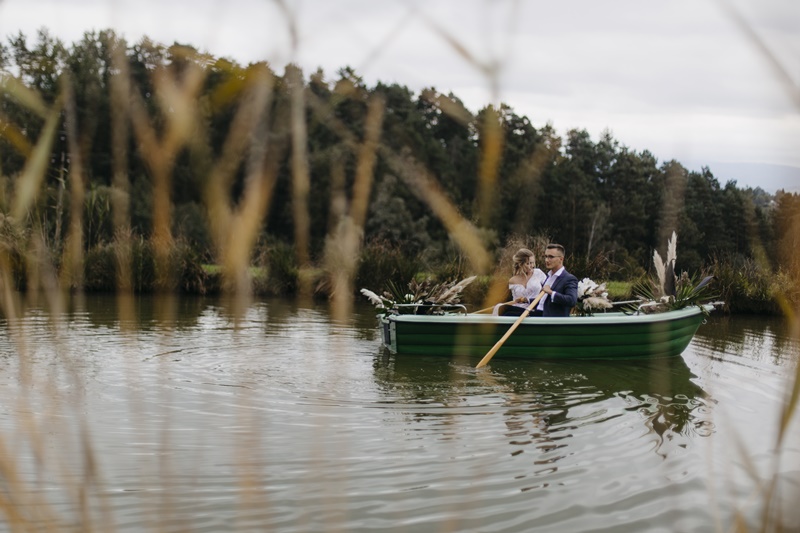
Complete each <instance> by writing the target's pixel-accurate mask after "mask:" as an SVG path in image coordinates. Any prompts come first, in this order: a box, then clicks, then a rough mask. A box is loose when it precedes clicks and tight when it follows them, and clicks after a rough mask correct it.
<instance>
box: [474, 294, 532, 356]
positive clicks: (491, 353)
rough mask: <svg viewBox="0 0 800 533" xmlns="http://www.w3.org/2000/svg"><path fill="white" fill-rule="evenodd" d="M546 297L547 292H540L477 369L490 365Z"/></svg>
mask: <svg viewBox="0 0 800 533" xmlns="http://www.w3.org/2000/svg"><path fill="white" fill-rule="evenodd" d="M544 295H545V292H544V291H542V292H540V293H539V296H537V297H536V299H535V300H533V301H532V302H531V303H530V305H529V306H528V307H526V308H525V311H523V312H522V314H521V315H520V316H519V318H518V319H517V321H516V322H514V324H513V325H512V326H511V327H510V328H508V331H506V334H505V335H503V336H502V337H501V338H500V340H499V341H497V342H496V343H495V345H494V346H492V349H491V350H489V351H488V352H487V353H486V355H484V356H483V359H481V362H480V363H478V364H477V365H476V366H475V368H480V367H482V366H486V363H488V362H489V361H491V359H492V357H494V354H496V353H497V350H499V349H500V347H501V346H503V343H504V342H506V339H508V338H509V337H510V336H511V334H512V333H514V330H515V329H517V326H519V325H520V324H521V323H522V319H523V318H525V317H526V316H528V314H529V313H530V312H531V311H532V310H533V308H534V307H536V304H538V303H539V300H541V299H542V296H544Z"/></svg>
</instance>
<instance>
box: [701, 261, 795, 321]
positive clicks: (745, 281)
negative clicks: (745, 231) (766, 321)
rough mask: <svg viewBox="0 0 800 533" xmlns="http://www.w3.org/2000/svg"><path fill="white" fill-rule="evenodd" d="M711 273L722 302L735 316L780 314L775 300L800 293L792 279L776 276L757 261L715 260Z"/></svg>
mask: <svg viewBox="0 0 800 533" xmlns="http://www.w3.org/2000/svg"><path fill="white" fill-rule="evenodd" d="M711 272H712V273H713V274H714V278H715V283H716V286H717V287H718V288H719V292H720V297H721V299H722V300H724V301H725V302H726V306H727V309H728V310H729V311H730V312H732V313H740V312H756V313H769V314H777V313H779V312H780V308H779V306H778V304H777V302H776V300H775V297H776V296H777V295H779V294H787V295H790V294H792V293H795V294H797V291H798V289H800V285H798V284H797V283H793V282H792V281H791V279H790V278H789V276H785V275H777V276H776V275H773V274H772V273H771V272H770V271H769V269H765V268H763V267H762V266H760V265H759V264H758V263H757V262H756V261H754V260H753V259H750V258H748V257H745V256H742V255H739V254H721V255H719V256H715V257H714V258H713V261H712V264H711ZM797 301H798V302H800V300H797Z"/></svg>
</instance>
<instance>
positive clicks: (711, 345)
mask: <svg viewBox="0 0 800 533" xmlns="http://www.w3.org/2000/svg"><path fill="white" fill-rule="evenodd" d="M694 344H695V345H697V346H699V347H702V348H704V349H706V350H708V351H710V352H714V353H717V354H726V355H728V356H733V357H735V358H741V359H746V360H751V361H760V362H764V363H768V364H770V365H786V364H797V363H798V361H800V342H798V339H797V338H796V337H795V336H794V335H793V334H792V331H791V328H790V325H789V324H788V323H787V321H786V320H785V319H783V318H780V317H768V316H757V315H752V316H728V315H715V316H712V317H711V318H709V320H708V323H707V324H706V325H705V326H704V327H701V328H700V330H699V331H698V332H697V335H696V336H695V340H694Z"/></svg>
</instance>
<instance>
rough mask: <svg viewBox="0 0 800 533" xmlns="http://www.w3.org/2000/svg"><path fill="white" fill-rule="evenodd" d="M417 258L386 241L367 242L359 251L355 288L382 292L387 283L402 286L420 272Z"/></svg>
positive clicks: (419, 262)
mask: <svg viewBox="0 0 800 533" xmlns="http://www.w3.org/2000/svg"><path fill="white" fill-rule="evenodd" d="M422 266H423V265H422V263H421V261H420V260H419V257H418V256H416V255H414V254H409V253H407V252H406V251H405V250H403V249H401V248H399V247H397V246H393V245H391V244H390V243H388V242H387V241H384V240H377V241H371V242H368V243H367V244H366V245H365V246H364V248H363V249H362V251H361V261H360V262H359V266H358V271H357V273H356V278H355V287H376V288H378V289H379V290H381V291H382V290H384V287H385V286H386V284H387V283H394V284H396V285H398V286H402V285H403V284H405V283H407V282H408V280H410V279H414V278H415V276H416V275H417V273H418V272H420V271H422Z"/></svg>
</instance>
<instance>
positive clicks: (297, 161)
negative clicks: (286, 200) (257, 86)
mask: <svg viewBox="0 0 800 533" xmlns="http://www.w3.org/2000/svg"><path fill="white" fill-rule="evenodd" d="M286 77H287V81H288V83H289V84H290V87H289V91H290V97H291V131H292V162H291V165H292V216H293V220H294V242H295V247H296V251H297V264H298V265H299V267H300V270H301V273H300V279H299V284H300V293H301V295H302V296H308V295H309V294H311V285H310V280H309V279H308V276H307V275H306V273H305V272H304V271H305V270H306V269H308V268H309V262H310V255H309V246H310V234H311V226H310V225H311V221H310V217H309V216H308V195H309V193H310V191H311V177H310V173H309V169H308V146H307V142H308V132H307V129H306V128H307V127H306V104H305V88H304V86H303V75H302V72H301V71H300V69H299V68H298V67H295V66H290V67H288V68H287V69H286Z"/></svg>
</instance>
